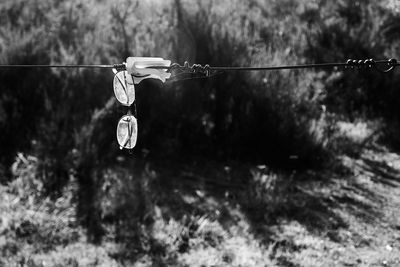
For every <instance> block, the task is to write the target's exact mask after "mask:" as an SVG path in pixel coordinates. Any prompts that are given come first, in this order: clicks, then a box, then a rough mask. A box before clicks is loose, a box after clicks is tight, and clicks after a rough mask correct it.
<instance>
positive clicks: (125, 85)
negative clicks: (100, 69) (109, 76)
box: [113, 71, 138, 149]
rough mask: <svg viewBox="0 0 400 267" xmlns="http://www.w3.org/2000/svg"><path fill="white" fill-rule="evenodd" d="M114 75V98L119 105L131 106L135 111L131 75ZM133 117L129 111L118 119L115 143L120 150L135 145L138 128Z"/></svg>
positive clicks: (122, 73) (118, 73) (125, 72)
mask: <svg viewBox="0 0 400 267" xmlns="http://www.w3.org/2000/svg"><path fill="white" fill-rule="evenodd" d="M114 73H115V76H114V82H113V85H114V94H115V98H116V99H117V100H118V102H119V103H121V105H124V106H127V107H131V106H132V105H133V106H134V110H135V111H136V102H135V84H134V81H133V77H132V75H131V74H129V73H128V72H127V71H119V72H116V71H114ZM135 113H136V112H135ZM135 115H136V114H134V115H133V114H132V113H131V110H130V109H129V110H128V113H127V115H124V116H122V117H121V118H120V119H119V122H118V125H117V141H118V144H119V147H120V149H133V148H134V147H135V145H136V140H137V132H138V130H137V129H138V126H137V119H136V118H135Z"/></svg>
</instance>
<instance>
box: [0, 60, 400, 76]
mask: <svg viewBox="0 0 400 267" xmlns="http://www.w3.org/2000/svg"><path fill="white" fill-rule="evenodd" d="M378 64H380V65H382V64H385V65H386V66H387V68H386V69H381V68H378ZM397 66H400V63H399V62H398V61H397V60H396V59H394V58H391V59H387V60H376V61H375V60H373V59H366V60H354V59H349V60H347V61H346V62H337V63H316V64H301V65H283V66H261V67H252V66H250V67H225V66H222V67H220V66H216V67H212V66H209V65H204V66H202V65H200V64H193V65H192V66H190V65H189V63H188V62H185V63H184V65H183V66H182V65H179V64H177V63H173V64H172V65H171V66H151V67H148V68H152V69H165V70H167V71H170V72H172V71H178V72H179V73H201V74H204V75H205V76H207V77H209V76H211V75H210V72H211V71H263V70H264V71H270V70H284V69H309V68H335V67H349V68H372V67H373V68H375V69H376V70H378V71H380V72H383V73H387V72H390V71H392V70H393V69H394V68H395V67H397ZM0 68H91V69H96V68H97V69H117V70H126V66H125V64H114V65H72V64H71V65H10V64H5V65H0ZM179 73H178V74H179Z"/></svg>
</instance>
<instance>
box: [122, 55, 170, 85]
mask: <svg viewBox="0 0 400 267" xmlns="http://www.w3.org/2000/svg"><path fill="white" fill-rule="evenodd" d="M152 66H158V67H170V66H171V61H170V60H164V59H163V58H160V57H128V58H127V59H126V70H127V71H128V73H129V74H131V75H132V76H133V81H134V83H135V84H138V83H140V82H141V81H143V80H144V79H158V80H160V81H162V82H163V83H164V82H165V81H166V80H167V79H168V78H170V77H171V73H168V72H167V69H152V68H151V67H152Z"/></svg>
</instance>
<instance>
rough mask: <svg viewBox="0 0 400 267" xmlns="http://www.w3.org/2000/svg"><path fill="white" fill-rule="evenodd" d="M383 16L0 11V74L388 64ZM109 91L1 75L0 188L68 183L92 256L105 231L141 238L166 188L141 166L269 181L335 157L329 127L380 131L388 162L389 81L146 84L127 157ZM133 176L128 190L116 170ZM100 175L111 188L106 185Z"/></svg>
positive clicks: (61, 4)
mask: <svg viewBox="0 0 400 267" xmlns="http://www.w3.org/2000/svg"><path fill="white" fill-rule="evenodd" d="M396 7H397V3H396V1H372V0H365V1H336V2H331V1H325V0H315V1H302V0H284V1H283V0H280V1H274V0H271V1H261V0H252V1H239V0H234V1H231V0H229V1H228V0H222V1H211V0H207V1H195V0H190V1H189V0H170V1H163V2H162V3H161V2H156V1H151V0H148V1H131V0H120V1H102V0H86V1H83V0H71V1H54V0H41V1H28V0H7V1H2V3H0V25H1V26H0V63H1V64H114V63H120V62H123V61H124V60H125V58H126V57H128V56H160V57H164V58H167V59H171V60H172V61H173V62H179V63H183V61H185V60H188V61H189V62H191V63H201V64H210V65H211V66H250V65H254V66H262V65H282V64H301V63H321V62H344V61H346V60H347V58H355V59H364V58H375V59H382V58H389V57H394V58H399V56H400V52H399V51H400V49H399V48H400V47H399V44H400V42H399V39H400V35H399V27H400V14H399V13H398V9H396ZM112 77H113V75H112V73H111V71H109V72H107V71H104V70H87V69H79V70H78V69H76V70H71V69H51V70H50V69H19V70H15V69H8V70H6V69H2V70H1V72H0V131H1V135H0V150H1V153H0V162H1V167H0V179H1V182H2V183H6V182H10V181H11V180H15V178H16V177H22V176H24V177H25V176H26V177H27V179H28V180H29V181H30V180H31V178H29V177H31V176H32V175H34V176H35V177H36V178H35V179H37V180H38V181H40V182H38V183H39V184H37V185H34V188H37V186H40V189H38V190H39V191H40V192H43V194H44V196H48V197H50V198H51V199H53V200H56V199H58V198H59V197H60V196H62V195H63V194H64V193H63V192H65V187H66V186H67V185H68V184H69V183H70V182H71V179H75V180H74V181H76V184H77V185H76V186H77V189H74V191H73V192H74V193H73V194H74V198H76V200H77V201H76V203H77V206H76V212H77V213H76V216H77V218H78V219H79V222H80V224H81V225H83V226H85V227H86V228H87V229H88V237H89V240H90V241H93V242H100V241H101V237H102V236H103V235H104V233H105V231H107V229H104V226H103V225H102V224H101V223H100V222H101V221H104V220H105V221H107V220H109V221H110V222H113V223H114V224H116V225H119V229H120V231H121V233H119V234H118V233H117V234H116V235H117V237H119V238H122V239H123V238H127V237H126V236H125V237H124V236H123V233H124V229H132V228H135V229H139V228H140V227H141V226H140V225H141V224H143V223H144V225H151V224H152V219H151V218H152V217H153V216H155V215H154V212H153V206H154V201H155V200H154V199H155V198H156V196H157V194H158V193H157V192H159V191H161V188H163V186H168V185H160V184H158V183H157V182H155V180H156V175H155V174H154V173H152V171H151V170H149V169H148V165H147V164H146V162H148V161H151V160H157V162H158V160H161V161H162V160H164V159H171V158H172V159H176V161H180V160H181V158H187V159H188V160H191V159H193V160H194V161H196V159H198V158H208V159H211V160H217V161H219V160H221V161H233V162H236V161H241V162H252V163H256V164H258V163H262V164H267V165H268V166H269V167H272V168H273V169H275V170H277V171H278V172H283V173H286V172H291V171H293V170H296V171H298V170H307V169H310V168H311V169H317V168H320V167H323V166H325V164H329V163H330V159H331V158H333V157H334V156H335V153H339V152H342V151H345V152H346V151H347V150H346V149H347V148H343V147H341V145H344V144H346V142H347V141H343V140H341V139H340V138H337V136H339V135H340V129H338V126H337V121H349V122H353V121H357V120H370V121H376V122H378V121H379V127H377V128H378V130H382V131H383V132H384V133H385V135H384V136H383V140H385V141H388V142H390V143H391V144H392V145H393V147H395V148H400V139H399V138H398V132H399V129H400V128H399V127H400V123H399V122H400V120H399V119H400V117H399V115H400V103H399V101H400V91H399V90H398V88H399V87H398V83H399V82H400V75H398V72H394V73H390V74H380V73H377V72H375V71H369V70H366V71H355V70H342V69H334V70H327V69H314V70H296V71H272V72H248V73H223V74H220V75H217V76H215V77H213V78H210V79H197V80H185V81H178V82H172V83H167V84H166V85H162V84H160V83H158V82H155V81H145V82H143V83H141V84H140V85H139V86H137V105H138V123H139V137H138V145H137V148H135V150H134V151H133V155H128V154H126V153H125V152H121V151H119V150H118V145H117V143H116V138H115V128H116V124H117V121H118V118H119V117H120V116H122V115H123V114H124V112H125V109H124V108H122V107H120V106H119V105H118V104H117V103H116V102H115V101H114V99H113V93H112ZM385 125H386V126H385ZM381 127H383V128H381ZM360 143H361V144H362V142H361V141H360ZM352 145H353V143H352V144H351V145H350V146H352ZM17 153H24V154H28V155H32V157H33V158H34V159H35V161H34V164H33V166H34V167H33V168H32V169H29V171H26V172H23V173H18V171H17V170H13V169H12V168H11V166H12V164H14V165H13V166H15V164H16V162H21V156H19V157H18V158H19V159H18V158H17V161H16V160H15V159H16V155H17ZM18 155H23V154H18ZM127 159H129V160H127ZM132 162H133V163H132ZM132 164H133V165H134V168H135V171H133V172H134V174H135V175H134V178H132V173H131V172H128V173H125V174H124V171H122V170H120V169H119V168H123V167H127V166H130V167H131V166H132ZM29 166H31V165H29ZM171 166H172V167H171V168H173V166H174V165H173V164H172V165H171ZM113 168H117V171H116V172H117V173H119V172H122V174H121V175H120V176H118V175H117V174H110V173H109V172H110V169H113ZM23 170H24V169H23ZM16 173H18V174H16ZM113 175H117V176H118V177H117V178H118V179H117V178H116V177H114V176H113ZM272 177H273V176H272ZM124 179H128V180H127V181H125V180H124ZM129 179H134V181H131V180H129ZM17 181H18V180H17ZM32 181H34V179H33V180H32ZM124 181H125V182H124ZM15 183H17V182H16V181H14V184H15ZM32 183H33V184H35V183H36V182H32ZM109 183H111V184H113V186H115V183H117V184H118V185H116V186H117V187H116V188H117V189H115V188H114V187H113V186H111V185H110V184H109ZM120 183H122V184H120ZM129 185H131V187H129ZM68 186H70V185H68ZM124 186H126V188H124ZM107 188H108V189H107ZM109 188H114V189H113V190H117V191H116V192H114V193H112V192H111V191H110V192H111V193H112V194H115V195H114V197H113V196H108V198H109V199H111V202H112V204H110V205H115V207H114V208H112V209H111V210H113V211H115V213H110V214H105V211H104V210H102V208H104V205H105V204H104V203H103V202H102V201H103V200H102V199H104V195H103V194H109V193H110V192H109V191H108V190H109ZM128 189H129V190H128ZM157 190H159V191H157ZM252 190H253V189H252ZM254 190H256V191H257V190H258V191H259V190H261V189H257V188H256V189H254ZM258 191H257V192H258ZM261 191H262V190H261ZM130 192H135V194H134V197H132V195H131V193H130ZM111 193H110V194H111ZM250 194H253V193H250ZM254 194H255V193H254ZM132 198H133V199H132ZM106 199H107V198H106ZM113 201H114V202H113ZM254 201H256V202H257V200H254ZM263 201H265V200H263ZM268 201H269V202H271V201H276V202H279V201H278V200H268ZM250 202H251V201H250ZM132 203H134V204H132ZM264 204H265V203H262V204H260V205H264ZM249 206H251V204H249ZM126 209H130V210H133V211H134V212H133V213H132V214H130V215H127V214H126V213H124V212H123V210H126ZM149 210H151V211H149ZM127 216H128V217H129V218H128V219H127ZM149 218H150V219H149ZM175 219H176V218H175ZM173 223H174V220H172V221H170V222H169V224H173ZM169 226H170V227H173V226H171V225H169ZM137 232H140V231H139V230H138V231H137ZM132 238H133V239H135V240H136V239H137V238H139V239H140V238H142V237H140V236H139V237H138V236H135V237H132ZM126 243H129V242H126Z"/></svg>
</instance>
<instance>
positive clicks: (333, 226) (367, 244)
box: [0, 143, 400, 266]
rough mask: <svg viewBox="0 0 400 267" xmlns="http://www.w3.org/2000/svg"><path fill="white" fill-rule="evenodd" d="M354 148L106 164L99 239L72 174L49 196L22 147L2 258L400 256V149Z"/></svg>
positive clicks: (305, 259)
mask: <svg viewBox="0 0 400 267" xmlns="http://www.w3.org/2000/svg"><path fill="white" fill-rule="evenodd" d="M347 154H348V155H341V156H338V157H337V158H336V159H335V160H334V164H332V165H330V167H329V168H326V169H324V170H319V171H316V170H314V171H304V172H301V173H296V172H292V173H276V172H273V171H271V170H269V169H268V167H267V166H263V165H258V166H254V165H251V164H246V163H240V164H239V163H237V162H210V161H209V160H206V159H198V158H197V159H189V158H186V159H169V160H165V159H163V160H160V159H153V160H146V161H144V160H139V159H132V160H131V162H129V163H128V164H126V165H125V166H124V167H121V166H120V167H115V168H112V169H109V170H108V171H106V172H105V173H104V174H103V176H104V179H105V182H104V183H103V186H104V187H105V188H104V190H103V191H102V192H103V193H102V195H100V196H98V198H97V199H98V201H99V206H100V207H101V209H100V213H101V214H100V218H101V225H102V229H103V231H104V235H103V239H102V240H101V241H100V242H99V243H97V244H95V243H93V242H89V240H88V239H87V235H86V233H85V230H84V229H82V228H81V227H80V226H79V223H78V222H77V221H76V214H75V213H76V201H75V199H74V197H73V196H74V192H75V190H77V188H76V187H77V185H76V183H75V182H74V179H73V177H71V181H70V183H69V185H68V186H67V187H65V189H64V193H63V194H62V197H60V198H59V199H56V200H51V199H49V198H47V199H44V198H43V197H41V195H40V193H39V192H40V189H41V187H42V186H43V185H42V184H41V183H40V181H39V180H37V179H36V178H34V177H31V176H29V173H32V171H33V170H32V169H29V168H34V166H35V164H34V162H35V158H33V157H28V156H24V155H21V154H20V155H19V156H18V158H17V160H16V163H15V164H14V166H13V167H14V168H15V170H14V171H16V170H23V171H20V172H17V173H16V174H17V175H19V177H18V178H17V179H15V180H14V181H13V182H12V183H10V184H8V186H2V187H1V188H0V191H1V192H0V198H1V200H0V214H1V221H0V255H1V257H0V259H1V260H0V266H399V265H400V246H399V244H400V210H399V208H398V207H399V206H400V154H397V153H394V152H391V151H389V150H388V149H387V148H385V147H384V146H382V145H378V144H376V143H371V144H369V145H367V146H365V147H363V148H361V149H360V150H359V151H358V152H357V153H353V155H352V156H349V154H351V153H347ZM21 164H22V165H23V164H25V165H24V166H25V168H21V166H20V165H21ZM26 166H28V167H26ZM29 166H30V167H29ZM132 170H133V171H132ZM144 177H145V178H146V179H143V178H144ZM139 188H140V190H139ZM108 218H113V220H109V219H108ZM115 218H117V219H115ZM138 218H142V219H141V220H139V219H138Z"/></svg>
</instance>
